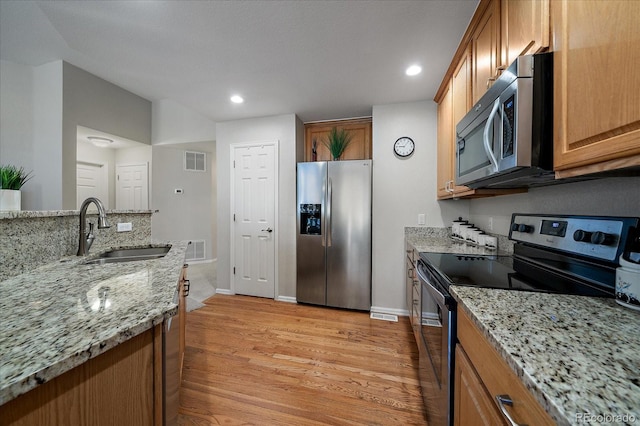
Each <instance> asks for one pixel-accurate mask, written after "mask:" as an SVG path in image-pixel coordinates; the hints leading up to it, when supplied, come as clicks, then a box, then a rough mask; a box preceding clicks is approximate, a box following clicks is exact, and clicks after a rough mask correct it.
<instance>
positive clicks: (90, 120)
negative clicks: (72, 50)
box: [0, 61, 151, 210]
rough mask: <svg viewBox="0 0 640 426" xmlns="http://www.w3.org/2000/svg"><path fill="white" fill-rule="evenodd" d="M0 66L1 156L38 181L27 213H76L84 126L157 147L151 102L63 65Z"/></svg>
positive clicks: (28, 194)
mask: <svg viewBox="0 0 640 426" xmlns="http://www.w3.org/2000/svg"><path fill="white" fill-rule="evenodd" d="M0 66H1V68H0V73H1V79H0V85H1V86H0V89H1V91H2V96H1V98H2V104H1V105H2V108H1V109H0V121H1V122H2V126H1V130H0V156H1V157H2V158H1V159H2V162H3V163H4V162H11V163H14V162H15V163H16V165H23V166H24V167H25V169H26V170H33V176H34V177H33V179H32V180H31V181H29V182H28V184H27V185H25V187H24V190H23V205H22V208H23V210H60V209H75V208H76V148H77V143H76V134H77V126H78V125H81V126H85V127H89V128H91V129H96V130H99V131H101V132H105V133H109V134H112V135H116V136H120V137H123V138H126V139H130V140H134V141H138V142H141V143H144V144H147V145H149V144H151V103H150V102H149V101H147V100H146V99H143V98H141V97H139V96H137V95H134V94H133V93H131V92H128V91H126V90H124V89H122V88H120V87H118V86H116V85H114V84H111V83H109V82H107V81H105V80H103V79H101V78H98V77H96V76H94V75H92V74H90V73H88V72H86V71H83V70H81V69H79V68H77V67H74V66H73V65H71V64H68V63H65V62H63V61H54V62H50V63H47V64H44V65H41V66H38V67H28V66H22V65H17V64H13V63H11V62H7V61H1V63H0Z"/></svg>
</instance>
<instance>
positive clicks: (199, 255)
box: [185, 240, 205, 260]
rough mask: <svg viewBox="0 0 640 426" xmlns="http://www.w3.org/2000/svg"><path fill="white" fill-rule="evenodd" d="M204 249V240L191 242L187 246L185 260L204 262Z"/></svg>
mask: <svg viewBox="0 0 640 426" xmlns="http://www.w3.org/2000/svg"><path fill="white" fill-rule="evenodd" d="M204 247H205V246H204V240H198V241H191V244H189V245H188V246H187V253H186V255H185V260H204V259H205V254H204V252H205V250H204Z"/></svg>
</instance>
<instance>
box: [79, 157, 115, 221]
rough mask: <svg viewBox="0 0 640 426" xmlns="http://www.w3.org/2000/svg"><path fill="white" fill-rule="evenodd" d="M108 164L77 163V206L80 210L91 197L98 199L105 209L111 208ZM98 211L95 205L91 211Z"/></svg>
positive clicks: (90, 208)
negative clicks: (83, 203)
mask: <svg viewBox="0 0 640 426" xmlns="http://www.w3.org/2000/svg"><path fill="white" fill-rule="evenodd" d="M107 166H108V165H107V164H106V163H90V162H86V161H78V162H77V163H76V206H77V208H78V209H80V206H81V205H82V202H83V201H84V200H86V199H87V198H89V197H96V198H97V199H99V200H100V201H102V204H103V205H104V207H105V208H109V172H108V167H107ZM92 209H93V210H97V209H96V208H95V206H94V205H93V204H90V205H89V211H91V210H92Z"/></svg>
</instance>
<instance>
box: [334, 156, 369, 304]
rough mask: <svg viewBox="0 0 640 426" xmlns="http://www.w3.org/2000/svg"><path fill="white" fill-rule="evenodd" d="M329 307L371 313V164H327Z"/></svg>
mask: <svg viewBox="0 0 640 426" xmlns="http://www.w3.org/2000/svg"><path fill="white" fill-rule="evenodd" d="M325 210H326V223H325V227H324V229H325V233H326V241H327V305H328V306H335V307H340V308H348V309H359V310H367V311H368V310H370V309H371V160H352V161H331V162H329V163H328V178H327V203H326V207H325Z"/></svg>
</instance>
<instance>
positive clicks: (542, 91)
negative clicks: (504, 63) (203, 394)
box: [455, 53, 554, 188]
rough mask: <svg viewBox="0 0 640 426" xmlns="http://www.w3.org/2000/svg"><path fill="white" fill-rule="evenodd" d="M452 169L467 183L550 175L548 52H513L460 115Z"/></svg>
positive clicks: (496, 184)
mask: <svg viewBox="0 0 640 426" xmlns="http://www.w3.org/2000/svg"><path fill="white" fill-rule="evenodd" d="M455 173H456V175H455V180H456V184H457V185H466V186H469V187H471V188H517V187H527V186H534V185H536V184H544V183H545V182H548V181H550V180H553V178H554V173H553V53H540V54H535V55H525V56H520V57H518V58H517V59H516V60H515V61H514V62H513V63H512V64H511V65H510V66H509V68H507V69H506V70H505V71H504V72H503V73H502V75H501V76H500V77H499V78H498V79H497V80H496V81H495V83H494V84H493V86H492V87H491V88H490V89H489V90H488V91H487V93H485V94H484V96H482V98H480V100H479V101H478V102H477V103H476V104H475V105H474V106H473V108H472V109H471V111H469V112H468V113H467V115H465V116H464V118H463V119H462V120H460V122H459V123H458V124H457V125H456V157H455Z"/></svg>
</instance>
